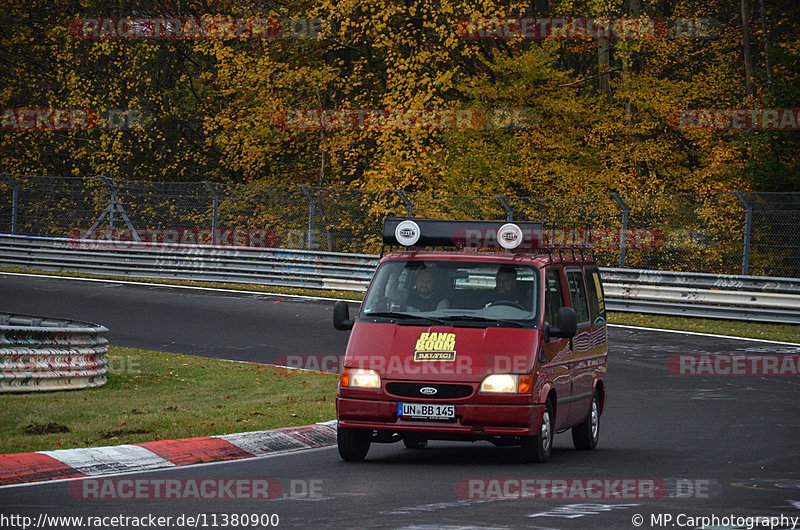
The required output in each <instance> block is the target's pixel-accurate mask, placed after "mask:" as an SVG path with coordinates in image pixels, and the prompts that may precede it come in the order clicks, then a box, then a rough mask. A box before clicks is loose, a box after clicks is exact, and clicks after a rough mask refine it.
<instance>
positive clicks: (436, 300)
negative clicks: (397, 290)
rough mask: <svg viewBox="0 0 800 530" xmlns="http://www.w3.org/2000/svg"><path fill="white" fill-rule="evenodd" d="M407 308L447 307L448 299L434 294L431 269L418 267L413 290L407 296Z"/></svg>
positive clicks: (434, 308)
mask: <svg viewBox="0 0 800 530" xmlns="http://www.w3.org/2000/svg"><path fill="white" fill-rule="evenodd" d="M406 305H407V307H408V309H414V310H416V311H421V312H426V311H434V310H436V309H447V308H448V307H450V301H449V300H447V298H445V299H441V300H440V297H439V296H437V295H436V281H435V279H434V276H433V271H432V270H431V269H427V268H425V269H420V270H419V272H417V279H416V281H415V282H414V290H413V291H412V292H411V293H410V294H409V296H408V302H407V304H406Z"/></svg>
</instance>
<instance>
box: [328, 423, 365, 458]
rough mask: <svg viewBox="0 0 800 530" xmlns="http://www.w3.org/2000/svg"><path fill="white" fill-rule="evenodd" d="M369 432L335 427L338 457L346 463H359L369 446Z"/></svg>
mask: <svg viewBox="0 0 800 530" xmlns="http://www.w3.org/2000/svg"><path fill="white" fill-rule="evenodd" d="M370 436H371V433H370V431H365V430H363V429H346V428H342V427H337V429H336V443H337V445H338V446H339V456H341V457H342V459H343V460H347V461H355V462H358V461H361V460H364V458H365V457H366V456H367V452H368V451H369V445H370Z"/></svg>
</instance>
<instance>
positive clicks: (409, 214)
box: [394, 190, 414, 219]
mask: <svg viewBox="0 0 800 530" xmlns="http://www.w3.org/2000/svg"><path fill="white" fill-rule="evenodd" d="M394 192H395V193H396V194H397V196H398V197H400V200H401V201H403V204H405V205H406V217H408V218H409V219H410V218H412V217H414V206H413V205H412V204H411V201H409V200H408V197H406V194H405V193H403V190H394Z"/></svg>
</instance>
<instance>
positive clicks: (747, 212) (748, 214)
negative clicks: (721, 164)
mask: <svg viewBox="0 0 800 530" xmlns="http://www.w3.org/2000/svg"><path fill="white" fill-rule="evenodd" d="M733 193H734V195H736V198H737V199H739V202H741V203H742V206H744V237H743V239H742V275H743V276H747V274H748V271H749V270H750V234H751V233H752V231H753V207H752V206H750V203H748V202H747V200H746V199H745V198H744V195H742V192H741V191H738V190H737V191H734V192H733Z"/></svg>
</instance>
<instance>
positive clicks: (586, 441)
mask: <svg viewBox="0 0 800 530" xmlns="http://www.w3.org/2000/svg"><path fill="white" fill-rule="evenodd" d="M599 439H600V400H599V399H598V397H597V392H595V393H594V394H592V406H591V408H590V409H589V414H587V415H586V419H585V420H584V421H583V423H581V424H580V425H578V426H576V427H573V428H572V444H573V445H574V446H575V449H581V450H588V449H594V448H595V447H597V441H598V440H599Z"/></svg>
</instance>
